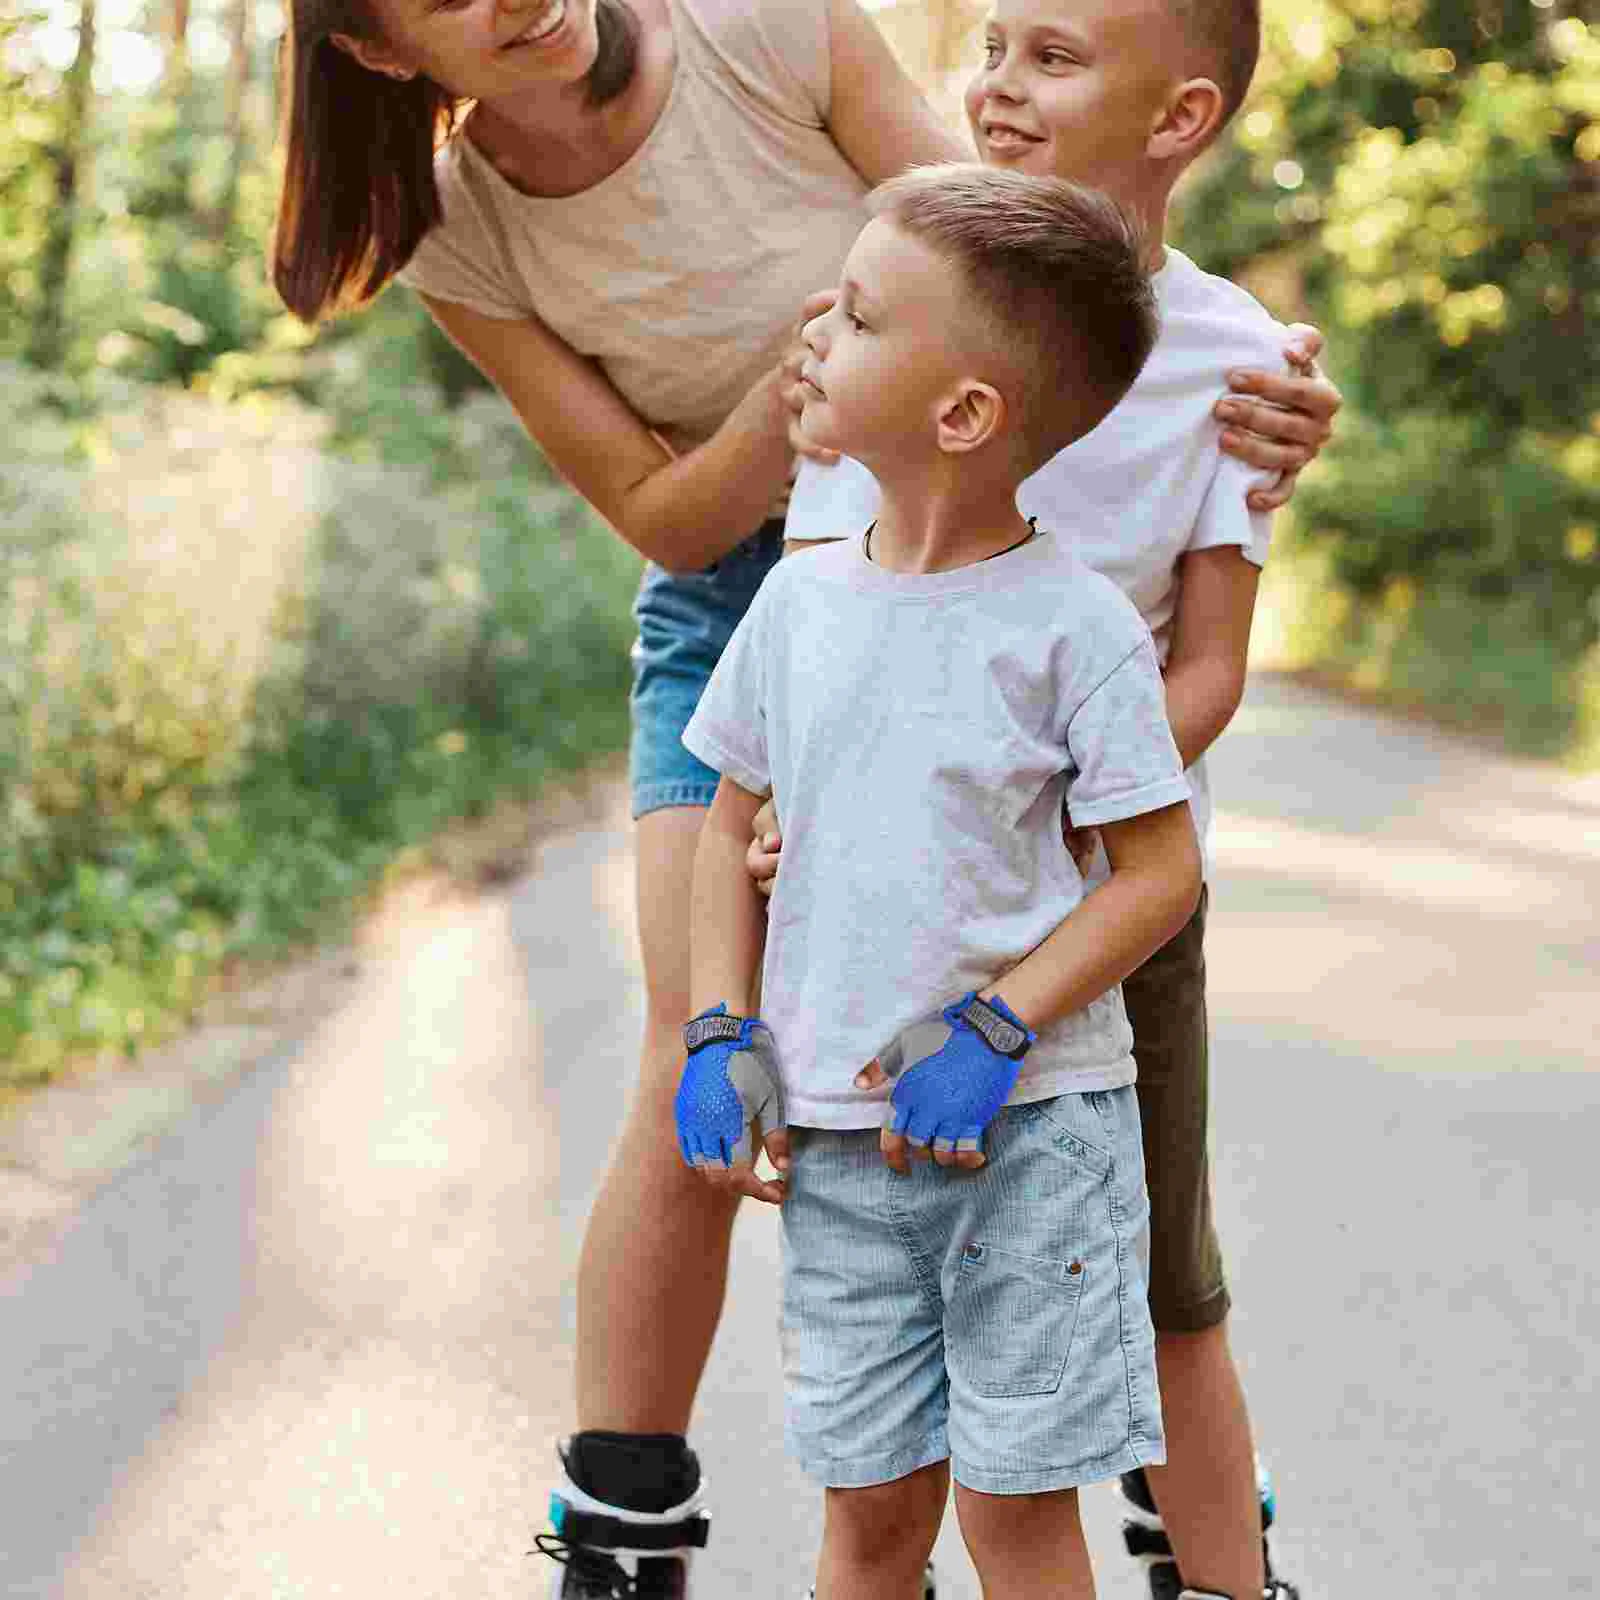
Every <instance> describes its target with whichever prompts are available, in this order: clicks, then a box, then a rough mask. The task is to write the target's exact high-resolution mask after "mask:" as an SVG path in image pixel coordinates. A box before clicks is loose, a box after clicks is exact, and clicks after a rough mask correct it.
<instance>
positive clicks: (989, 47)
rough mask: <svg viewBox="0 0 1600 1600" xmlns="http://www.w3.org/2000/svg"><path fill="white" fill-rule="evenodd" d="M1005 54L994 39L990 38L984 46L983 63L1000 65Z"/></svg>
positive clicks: (987, 65)
mask: <svg viewBox="0 0 1600 1600" xmlns="http://www.w3.org/2000/svg"><path fill="white" fill-rule="evenodd" d="M1004 54H1005V51H1004V50H1002V49H1001V48H1000V46H999V45H998V44H996V43H995V42H994V40H993V39H990V40H989V41H988V42H987V43H986V44H985V45H984V47H983V64H984V65H985V66H986V67H998V66H999V65H1000V58H1001V56H1003V55H1004Z"/></svg>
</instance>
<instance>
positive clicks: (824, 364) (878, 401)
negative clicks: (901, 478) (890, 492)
mask: <svg viewBox="0 0 1600 1600" xmlns="http://www.w3.org/2000/svg"><path fill="white" fill-rule="evenodd" d="M962 302H963V296H962V291H961V285H960V283H959V281H958V278H957V275H956V273H955V271H954V269H953V268H952V267H951V266H950V265H949V263H947V262H946V261H944V260H942V259H941V258H940V257H939V256H938V255H936V254H935V253H934V252H933V251H932V250H930V249H928V247H927V246H926V245H924V244H923V243H922V242H921V241H920V240H919V239H916V238H914V237H912V236H911V235H910V234H907V233H904V232H902V231H901V230H900V229H899V228H897V227H895V226H894V224H893V223H891V222H889V221H887V220H886V219H884V218H882V217H874V218H873V219H872V221H871V222H869V223H868V224H867V225H866V227H865V228H863V229H862V230H861V233H860V235H859V236H858V237H857V239H856V242H855V244H854V245H853V246H852V247H851V250H850V254H849V255H848V256H847V257H846V258H845V263H844V268H843V270H842V273H841V276H840V283H839V298H838V300H837V301H835V302H834V304H833V306H832V308H831V309H829V310H828V311H825V312H823V314H822V315H821V316H819V317H814V318H813V319H812V320H811V321H810V322H808V323H807V324H806V325H805V328H804V330H803V332H802V337H803V339H804V340H805V344H806V347H807V349H808V350H809V351H810V352H811V355H810V358H809V359H808V360H807V361H806V364H805V367H804V370H803V375H802V387H803V388H804V389H805V393H806V400H805V408H804V410H803V411H802V413H801V417H800V425H801V427H802V428H803V429H804V430H805V433H806V436H807V437H808V438H810V439H812V440H814V441H815V442H816V443H817V444H819V445H823V446H825V447H826V448H828V449H830V450H842V451H844V452H845V453H846V454H847V455H852V456H855V457H857V458H858V459H859V460H864V461H867V462H869V464H870V462H871V461H872V459H873V458H874V457H876V458H879V459H883V458H890V459H905V458H907V457H908V456H910V455H914V454H915V453H918V452H921V451H925V450H927V449H928V448H929V446H930V445H931V443H932V441H933V438H934V433H935V426H934V424H935V418H936V417H937V415H938V412H939V407H940V400H941V398H942V397H944V396H947V395H949V394H951V393H952V392H953V391H954V390H956V389H957V388H958V387H959V384H960V379H961V375H962V371H963V366H962V361H961V356H960V352H959V348H958V346H957V344H956V342H955V340H954V339H953V337H952V330H954V329H957V328H961V327H964V326H965V325H966V324H965V322H964V321H963V303H962Z"/></svg>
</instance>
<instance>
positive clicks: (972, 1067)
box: [878, 992, 1039, 1150]
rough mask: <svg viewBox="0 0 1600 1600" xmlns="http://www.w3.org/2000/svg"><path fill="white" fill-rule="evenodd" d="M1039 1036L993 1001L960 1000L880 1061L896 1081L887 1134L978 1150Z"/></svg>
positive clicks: (913, 1029)
mask: <svg viewBox="0 0 1600 1600" xmlns="http://www.w3.org/2000/svg"><path fill="white" fill-rule="evenodd" d="M1038 1037H1039V1036H1038V1034H1036V1033H1035V1032H1034V1031H1033V1030H1032V1029H1031V1028H1030V1027H1028V1025H1027V1024H1026V1023H1025V1022H1023V1020H1022V1019H1021V1018H1020V1017H1018V1016H1017V1015H1016V1014H1015V1013H1014V1012H1013V1011H1012V1010H1011V1008H1010V1007H1009V1006H1008V1005H1007V1004H1006V1003H1005V1001H1004V1000H1002V999H1001V998H1000V997H999V996H998V995H996V996H995V997H994V998H993V999H992V1000H980V999H979V998H978V996H977V994H976V992H974V993H972V994H967V995H963V996H962V997H961V998H960V999H959V1000H957V1001H956V1002H955V1004H954V1005H948V1006H946V1007H945V1008H944V1010H943V1011H941V1012H940V1013H939V1015H938V1016H937V1017H935V1018H930V1019H929V1020H928V1021H925V1022H914V1023H912V1024H911V1026H910V1027H909V1028H906V1029H905V1030H904V1031H903V1032H902V1033H901V1034H900V1035H899V1037H898V1038H897V1039H896V1040H895V1041H894V1043H893V1044H891V1045H890V1046H889V1048H888V1049H887V1050H884V1051H882V1052H881V1053H880V1054H879V1056H878V1065H879V1066H880V1067H882V1068H883V1070H884V1072H885V1074H886V1075H887V1076H888V1077H890V1078H891V1079H893V1080H895V1084H894V1092H893V1093H892V1094H891V1095H890V1096H889V1104H890V1105H891V1107H893V1120H892V1121H891V1123H890V1128H891V1130H892V1131H893V1132H895V1133H903V1134H904V1135H905V1136H906V1138H907V1139H909V1140H910V1141H911V1143H912V1144H917V1145H926V1144H931V1145H932V1146H933V1147H934V1149H935V1150H976V1149H977V1148H978V1147H979V1144H980V1143H981V1141H982V1139H983V1130H984V1129H985V1128H986V1127H988V1126H989V1124H990V1122H991V1121H993V1119H994V1114H995V1113H996V1112H997V1111H998V1110H999V1109H1000V1108H1001V1106H1003V1105H1004V1104H1005V1103H1006V1101H1007V1100H1008V1099H1009V1098H1010V1096H1011V1091H1012V1089H1014V1088H1015V1087H1016V1082H1017V1074H1018V1073H1019V1072H1020V1071H1021V1070H1022V1058H1023V1057H1024V1056H1025V1055H1026V1054H1027V1053H1028V1046H1029V1045H1031V1044H1032V1043H1033V1042H1034V1040H1035V1039H1037V1038H1038Z"/></svg>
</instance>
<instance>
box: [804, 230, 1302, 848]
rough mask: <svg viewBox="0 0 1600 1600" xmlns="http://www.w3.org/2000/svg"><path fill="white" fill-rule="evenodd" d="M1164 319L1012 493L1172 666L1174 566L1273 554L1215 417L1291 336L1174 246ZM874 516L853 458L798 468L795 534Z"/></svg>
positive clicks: (1268, 478) (1196, 798)
mask: <svg viewBox="0 0 1600 1600" xmlns="http://www.w3.org/2000/svg"><path fill="white" fill-rule="evenodd" d="M1151 286H1152V287H1153V288H1154V290H1155V294H1156V301H1157V304H1158V305H1159V307H1160V311H1161V331H1160V334H1159V335H1158V336H1157V339H1156V347H1155V349H1154V350H1153V351H1152V352H1151V355H1150V359H1149V360H1148V361H1147V362H1146V363H1145V365H1144V370H1143V371H1142V372H1141V373H1140V374H1139V376H1138V378H1137V380H1136V381H1135V382H1134V385H1133V387H1132V388H1131V389H1130V390H1129V391H1128V393H1127V394H1126V396H1124V398H1123V399H1122V401H1121V402H1120V403H1119V404H1118V405H1117V406H1116V407H1115V408H1114V409H1113V410H1112V412H1111V414H1110V415H1109V416H1108V417H1106V419H1105V420H1104V421H1103V422H1102V423H1101V424H1100V425H1099V427H1097V428H1095V429H1093V430H1092V431H1091V432H1089V433H1086V434H1085V435H1084V436H1083V438H1081V439H1078V440H1076V441H1074V442H1073V443H1072V444H1069V445H1068V446H1067V448H1066V449H1065V450H1063V451H1062V452H1061V453H1060V454H1059V455H1057V456H1055V457H1053V458H1052V459H1051V460H1050V461H1048V462H1046V463H1045V465H1044V466H1042V467H1041V468H1040V469H1039V470H1038V471H1037V472H1036V473H1034V475H1033V476H1032V477H1031V478H1029V479H1028V480H1027V482H1025V483H1024V484H1023V485H1022V487H1021V488H1020V489H1018V491H1017V505H1018V507H1019V508H1020V509H1021V511H1022V513H1023V515H1024V516H1036V517H1038V519H1039V525H1040V526H1041V527H1044V528H1049V529H1050V530H1051V531H1052V532H1053V533H1055V535H1056V536H1057V537H1058V538H1061V539H1064V540H1067V541H1069V542H1070V543H1071V545H1072V548H1073V550H1074V551H1075V552H1076V553H1077V554H1078V555H1079V556H1080V557H1081V558H1082V559H1083V560H1084V561H1086V562H1087V563H1088V564H1089V565H1090V566H1091V567H1093V568H1094V569H1095V571H1096V572H1103V573H1104V574H1105V575H1106V576H1107V577H1108V578H1111V579H1112V580H1113V581H1114V582H1115V583H1116V584H1117V586H1118V587H1119V588H1120V589H1121V590H1122V592H1123V593H1124V594H1126V595H1127V596H1128V598H1129V599H1130V600H1132V601H1133V603H1134V604H1135V605H1136V606H1137V607H1138V608H1139V613H1140V615H1141V616H1143V618H1144V620H1145V621H1146V622H1147V623H1148V624H1149V625H1150V631H1151V633H1152V634H1154V636H1155V641H1156V653H1157V654H1158V655H1159V656H1160V657H1161V659H1162V661H1163V662H1164V661H1165V660H1166V659H1167V652H1168V650H1169V649H1170V648H1171V644H1172V624H1173V617H1174V614H1175V613H1176V610H1177V605H1178V592H1179V587H1180V583H1181V578H1180V575H1179V573H1180V568H1179V563H1180V562H1181V561H1182V559H1183V557H1184V556H1186V555H1188V554H1189V553H1190V552H1192V551H1195V550H1212V549H1216V548H1217V547H1219V546H1224V545H1233V546H1235V547H1237V548H1238V549H1239V550H1240V551H1241V552H1242V553H1243V555H1244V557H1245V559H1246V560H1247V561H1249V562H1251V563H1252V564H1253V565H1255V566H1258V567H1259V566H1262V565H1264V564H1265V562H1266V559H1267V545H1268V541H1269V538H1270V535H1271V529H1272V518H1271V515H1270V514H1269V513H1267V512H1262V511H1252V510H1251V509H1250V508H1249V506H1248V504H1247V503H1246V500H1245V495H1246V493H1247V492H1248V490H1249V489H1250V488H1251V487H1252V486H1253V485H1254V484H1257V483H1271V482H1272V481H1273V475H1272V474H1271V473H1266V474H1263V473H1261V472H1260V471H1259V470H1258V469H1257V468H1255V467H1250V466H1247V465H1246V464H1245V463H1244V462H1242V461H1239V460H1237V459H1236V458H1235V457H1233V456H1229V455H1224V454H1223V453H1222V451H1221V450H1220V449H1218V448H1217V440H1218V436H1219V435H1220V434H1221V432H1222V426H1221V424H1220V423H1219V422H1218V421H1217V419H1216V418H1215V417H1214V416H1213V415H1212V414H1211V408H1212V406H1213V405H1215V403H1216V402H1217V400H1218V399H1220V398H1221V396H1222V392H1223V390H1224V388H1225V387H1226V385H1227V374H1228V372H1229V370H1230V369H1232V368H1234V367H1262V368H1265V369H1267V370H1269V371H1278V370H1281V369H1282V367H1283V365H1284V361H1283V348H1284V345H1285V343H1286V342H1287V340H1288V330H1287V329H1286V328H1284V327H1282V326H1281V325H1280V324H1279V323H1277V322H1275V321H1274V320H1273V319H1272V317H1271V316H1270V315H1269V314H1268V313H1267V312H1266V311H1264V310H1263V309H1262V307H1261V306H1260V305H1259V304H1258V303H1257V302H1256V301H1255V300H1253V299H1252V298H1251V297H1250V296H1249V295H1248V294H1246V293H1245V291H1244V290H1243V289H1241V288H1239V287H1238V286H1237V285H1236V284H1232V283H1229V282H1228V280H1227V279H1226V278H1218V277H1214V276H1212V274H1210V273H1208V272H1202V271H1201V270H1200V268H1199V267H1197V266H1196V265H1195V264H1194V262H1192V261H1191V260H1190V259H1189V258H1188V257H1187V256H1186V255H1184V254H1183V252H1182V251H1181V250H1174V249H1172V248H1170V247H1169V248H1168V250H1167V259H1166V262H1165V264H1164V265H1163V266H1162V268H1161V270H1160V271H1159V272H1157V273H1156V274H1155V275H1154V277H1153V278H1152V279H1151ZM877 514H878V484H877V480H876V479H875V478H874V477H873V476H872V474H871V473H870V472H868V471H867V469H866V468H865V467H863V466H862V465H861V464H860V463H859V462H856V461H851V460H849V459H848V458H847V459H846V460H844V461H841V462H840V463H839V464H838V465H837V466H833V467H820V466H818V465H817V464H816V463H815V462H814V461H804V462H802V463H801V466H800V476H799V479H798V481H797V482H796V484H795V486H794V493H793V495H792V496H791V497H790V500H789V514H788V524H787V527H786V528H785V532H786V533H787V534H788V536H789V537H790V538H791V539H835V538H847V537H850V536H853V535H855V534H858V533H860V531H861V530H862V529H863V528H865V527H866V526H867V524H868V523H869V522H871V521H872V519H873V518H874V517H875V516H877ZM1189 784H1190V788H1191V790H1192V801H1191V804H1192V805H1193V808H1194V817H1195V827H1196V831H1197V832H1198V833H1199V835H1200V842H1201V848H1202V850H1206V849H1207V847H1208V844H1209V834H1210V822H1211V796H1210V788H1209V782H1208V779H1207V774H1206V766H1205V757H1204V756H1202V757H1201V758H1200V759H1199V760H1198V761H1197V762H1195V764H1194V766H1192V767H1191V768H1190V769H1189Z"/></svg>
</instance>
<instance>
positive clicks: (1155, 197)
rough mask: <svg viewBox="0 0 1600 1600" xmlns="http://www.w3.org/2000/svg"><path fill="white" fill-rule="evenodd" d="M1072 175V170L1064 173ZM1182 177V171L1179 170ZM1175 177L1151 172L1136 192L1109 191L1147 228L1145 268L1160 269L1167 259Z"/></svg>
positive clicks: (1145, 230) (1149, 270)
mask: <svg viewBox="0 0 1600 1600" xmlns="http://www.w3.org/2000/svg"><path fill="white" fill-rule="evenodd" d="M1061 176H1062V177H1064V178H1070V177H1071V176H1072V175H1071V173H1066V172H1064V173H1062V174H1061ZM1179 176H1180V177H1181V176H1182V174H1181V173H1180V174H1179ZM1176 181H1177V180H1176V179H1173V178H1168V177H1166V176H1164V175H1159V174H1155V173H1151V174H1150V175H1149V185H1148V187H1146V188H1141V189H1140V190H1139V192H1137V193H1131V192H1130V193H1128V194H1119V193H1117V192H1116V191H1115V190H1114V189H1107V191H1106V192H1107V193H1108V194H1109V195H1110V196H1111V198H1112V199H1113V200H1115V201H1116V202H1117V204H1118V205H1120V206H1121V207H1122V208H1123V210H1124V211H1126V212H1127V213H1128V214H1129V215H1130V216H1134V217H1137V218H1138V219H1139V222H1140V224H1141V225H1142V226H1143V228H1144V236H1145V239H1146V241H1147V243H1146V247H1145V254H1144V269H1145V271H1146V272H1150V273H1156V272H1159V271H1160V270H1161V269H1162V267H1163V266H1165V265H1166V260H1167V212H1168V210H1169V208H1170V206H1171V203H1172V189H1173V185H1174V183H1175V182H1176Z"/></svg>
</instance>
